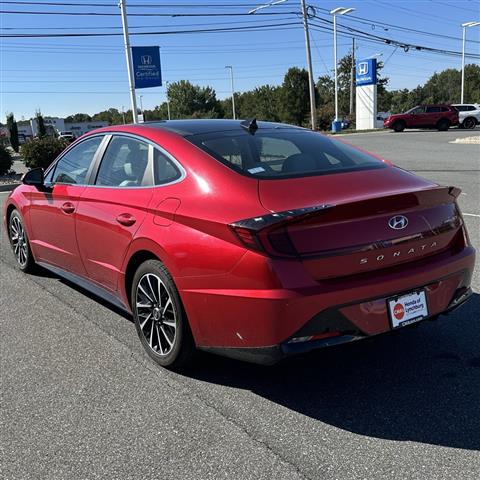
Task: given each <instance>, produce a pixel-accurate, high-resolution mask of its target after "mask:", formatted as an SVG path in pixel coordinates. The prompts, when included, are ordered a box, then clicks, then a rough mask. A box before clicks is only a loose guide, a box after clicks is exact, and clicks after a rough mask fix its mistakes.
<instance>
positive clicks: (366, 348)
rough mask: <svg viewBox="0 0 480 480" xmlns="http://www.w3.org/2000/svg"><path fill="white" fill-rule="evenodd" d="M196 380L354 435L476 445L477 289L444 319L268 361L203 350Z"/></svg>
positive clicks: (479, 376) (479, 430) (479, 425)
mask: <svg viewBox="0 0 480 480" xmlns="http://www.w3.org/2000/svg"><path fill="white" fill-rule="evenodd" d="M186 374H187V375H188V376H189V377H193V378H196V379H199V380H202V381H206V382H212V383H216V384H222V385H227V386H231V387H235V388H241V389H247V390H251V391H252V392H253V393H255V394H257V395H260V396H262V397H264V398H266V399H268V400H270V401H272V402H275V403H277V404H280V405H282V406H284V407H287V408H289V409H291V410H294V411H297V412H299V413H301V414H303V415H308V416H309V417H312V418H314V419H317V420H319V421H321V422H325V423H328V424H330V425H333V426H335V427H338V428H342V429H345V430H348V431H351V432H354V433H358V434H361V435H366V436H370V437H379V438H383V439H390V440H399V441H415V442H422V443H428V444H434V445H441V446H445V447H455V448H463V449H473V450H479V449H480V295H479V294H474V296H473V298H471V299H470V301H469V302H468V303H467V304H466V305H464V306H463V307H461V308H460V309H459V310H457V311H456V312H453V313H452V314H451V315H450V316H448V317H441V318H440V319H439V320H438V321H436V322H428V321H427V322H424V323H422V324H420V325H418V326H417V327H416V328H409V329H404V330H402V331H397V332H393V333H392V334H389V335H383V336H380V337H377V338H373V339H369V340H365V341H363V342H357V343H355V344H350V345H346V346H343V347H336V348H331V349H325V350H321V351H317V352H314V353H312V354H309V355H305V356H301V357H297V358H292V359H289V360H286V361H284V362H282V363H280V364H278V365H276V366H274V367H259V366H257V365H251V364H246V363H242V362H236V361H233V360H229V359H221V361H219V359H218V357H215V356H213V355H206V354H205V355H202V356H201V358H199V361H198V363H197V365H196V367H195V370H194V371H192V372H188V373H186Z"/></svg>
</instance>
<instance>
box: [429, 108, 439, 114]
mask: <svg viewBox="0 0 480 480" xmlns="http://www.w3.org/2000/svg"><path fill="white" fill-rule="evenodd" d="M441 111H442V109H441V107H427V113H439V112H441Z"/></svg>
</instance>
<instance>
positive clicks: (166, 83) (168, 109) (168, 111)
mask: <svg viewBox="0 0 480 480" xmlns="http://www.w3.org/2000/svg"><path fill="white" fill-rule="evenodd" d="M165 86H166V87H167V89H166V92H165V93H166V94H167V115H168V119H169V120H171V117H170V99H169V98H168V82H165Z"/></svg>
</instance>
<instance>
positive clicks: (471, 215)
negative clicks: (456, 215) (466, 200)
mask: <svg viewBox="0 0 480 480" xmlns="http://www.w3.org/2000/svg"><path fill="white" fill-rule="evenodd" d="M462 215H463V216H465V217H480V215H477V214H476V213H462Z"/></svg>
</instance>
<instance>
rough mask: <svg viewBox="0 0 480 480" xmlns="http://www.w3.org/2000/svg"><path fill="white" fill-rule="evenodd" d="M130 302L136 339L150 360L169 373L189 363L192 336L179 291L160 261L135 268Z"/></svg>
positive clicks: (192, 347)
mask: <svg viewBox="0 0 480 480" xmlns="http://www.w3.org/2000/svg"><path fill="white" fill-rule="evenodd" d="M131 302H132V311H133V317H134V320H135V327H136V329H137V334H138V337H139V338H140V341H141V343H142V345H143V347H144V348H145V350H146V351H147V353H148V355H149V356H150V358H152V359H153V360H154V361H155V362H157V363H158V364H159V365H161V366H162V367H167V368H169V369H172V370H178V369H181V368H183V367H186V366H187V365H188V364H189V363H191V360H192V357H193V355H194V353H195V342H194V339H193V335H192V332H191V330H190V325H189V323H188V319H187V315H186V313H185V309H184V308H183V305H182V302H181V299H180V296H179V294H178V290H177V288H176V286H175V283H174V282H173V279H172V277H171V275H170V273H169V272H168V270H167V269H166V267H165V265H163V263H162V262H160V261H158V260H147V261H146V262H144V263H142V264H141V265H140V266H139V267H138V269H137V271H136V272H135V275H134V278H133V285H132V291H131Z"/></svg>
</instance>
